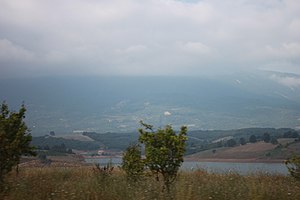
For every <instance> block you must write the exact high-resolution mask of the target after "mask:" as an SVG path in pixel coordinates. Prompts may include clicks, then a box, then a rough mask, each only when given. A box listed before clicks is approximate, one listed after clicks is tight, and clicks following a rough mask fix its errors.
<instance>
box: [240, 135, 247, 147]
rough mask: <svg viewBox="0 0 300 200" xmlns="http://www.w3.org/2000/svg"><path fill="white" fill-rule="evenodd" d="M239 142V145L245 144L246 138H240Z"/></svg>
mask: <svg viewBox="0 0 300 200" xmlns="http://www.w3.org/2000/svg"><path fill="white" fill-rule="evenodd" d="M240 144H241V145H245V144H246V140H245V138H243V137H242V138H240Z"/></svg>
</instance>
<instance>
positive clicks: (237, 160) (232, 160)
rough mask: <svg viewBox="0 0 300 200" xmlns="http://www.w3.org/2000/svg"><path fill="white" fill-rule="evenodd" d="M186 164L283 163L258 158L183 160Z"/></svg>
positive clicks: (276, 160)
mask: <svg viewBox="0 0 300 200" xmlns="http://www.w3.org/2000/svg"><path fill="white" fill-rule="evenodd" d="M184 161H187V162H224V163H225V162H227V163H284V161H285V160H284V159H258V158H244V159H239V158H184Z"/></svg>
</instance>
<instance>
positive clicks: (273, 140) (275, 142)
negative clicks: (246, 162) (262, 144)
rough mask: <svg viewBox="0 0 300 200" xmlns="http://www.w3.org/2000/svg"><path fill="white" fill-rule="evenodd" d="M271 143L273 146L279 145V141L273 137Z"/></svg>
mask: <svg viewBox="0 0 300 200" xmlns="http://www.w3.org/2000/svg"><path fill="white" fill-rule="evenodd" d="M270 142H271V144H278V140H277V139H276V138H275V137H272V138H271V140H270Z"/></svg>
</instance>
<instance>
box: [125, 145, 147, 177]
mask: <svg viewBox="0 0 300 200" xmlns="http://www.w3.org/2000/svg"><path fill="white" fill-rule="evenodd" d="M121 167H122V169H123V170H124V171H125V172H126V174H127V177H128V178H129V179H131V180H137V179H139V178H140V177H141V175H142V174H143V172H144V163H143V161H142V152H141V147H140V145H138V144H135V145H130V146H129V147H127V149H126V151H125V152H124V154H123V160H122V165H121Z"/></svg>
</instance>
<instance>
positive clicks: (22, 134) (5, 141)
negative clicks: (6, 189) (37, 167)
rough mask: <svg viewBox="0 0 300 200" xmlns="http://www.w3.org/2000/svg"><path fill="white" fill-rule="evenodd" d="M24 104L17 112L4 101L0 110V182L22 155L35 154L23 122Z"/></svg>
mask: <svg viewBox="0 0 300 200" xmlns="http://www.w3.org/2000/svg"><path fill="white" fill-rule="evenodd" d="M25 112H26V109H25V106H24V105H22V106H21V108H20V109H19V112H12V111H9V108H8V105H7V104H6V103H5V102H4V103H2V105H1V111H0V184H1V183H3V180H4V176H5V175H6V174H7V173H8V172H10V171H11V170H12V168H13V167H14V166H16V165H18V164H19V162H20V158H21V156H22V155H36V154H35V152H34V147H32V146H31V145H30V142H31V139H32V137H31V135H30V133H29V132H28V128H27V126H26V124H25V122H24V118H25Z"/></svg>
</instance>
